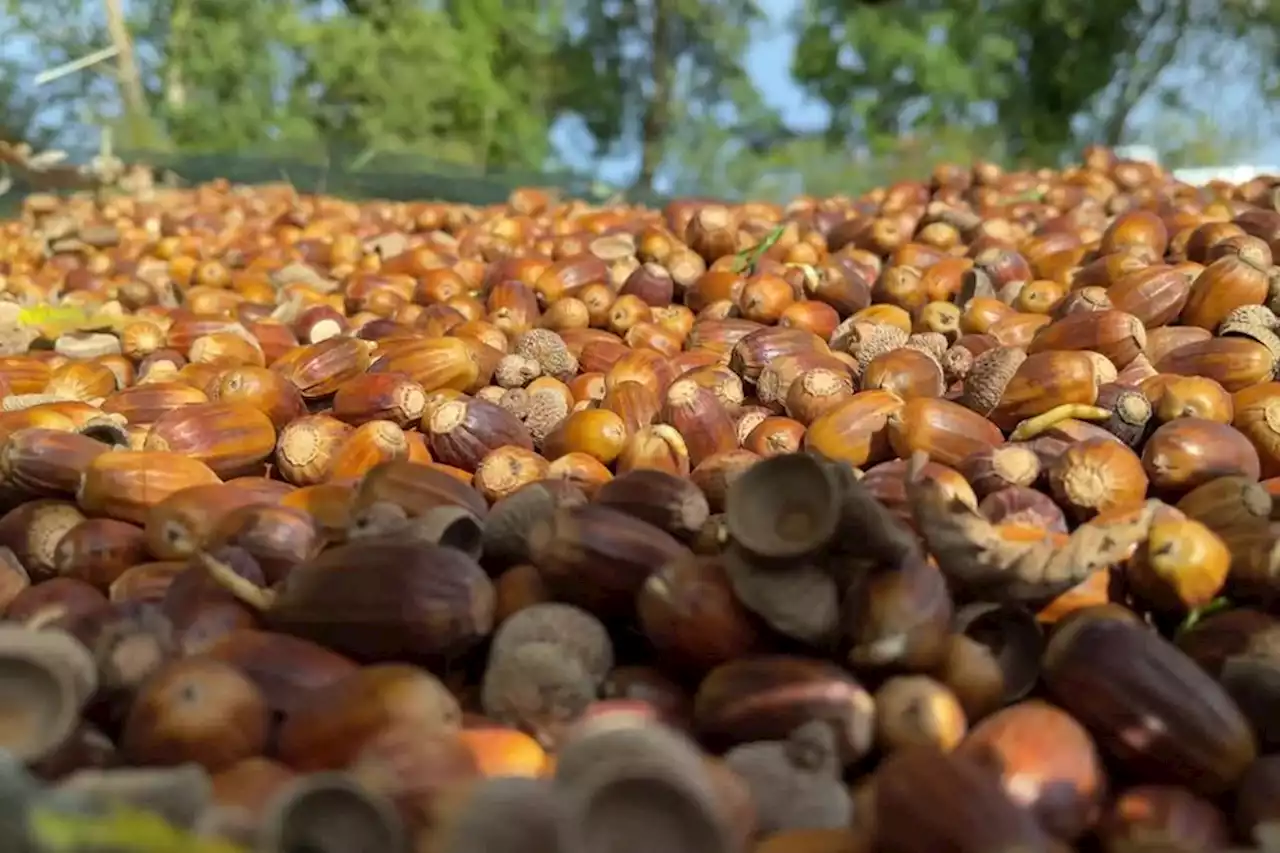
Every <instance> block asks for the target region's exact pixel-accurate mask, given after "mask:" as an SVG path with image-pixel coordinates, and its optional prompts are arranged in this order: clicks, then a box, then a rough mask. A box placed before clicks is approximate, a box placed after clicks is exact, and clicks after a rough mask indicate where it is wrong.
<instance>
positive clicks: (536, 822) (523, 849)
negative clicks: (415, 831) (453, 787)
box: [434, 776, 561, 853]
mask: <svg viewBox="0 0 1280 853" xmlns="http://www.w3.org/2000/svg"><path fill="white" fill-rule="evenodd" d="M556 793H557V792H556V790H555V788H554V787H553V786H552V785H551V783H550V782H548V781H547V780H545V779H527V778H523V777H518V776H500V777H497V778H494V779H487V780H485V781H483V782H481V783H480V784H479V785H477V786H476V787H475V789H474V790H473V791H471V792H470V793H469V794H468V795H467V797H466V800H465V803H464V804H463V806H462V808H461V809H460V810H459V812H458V813H457V814H456V815H454V816H452V817H451V818H450V819H448V820H446V822H445V823H444V825H443V826H441V827H440V828H439V830H438V831H437V833H436V837H437V839H438V844H437V846H436V847H435V848H434V849H435V850H436V851H437V853H560V821H561V814H560V803H559V801H558V799H557V797H556Z"/></svg>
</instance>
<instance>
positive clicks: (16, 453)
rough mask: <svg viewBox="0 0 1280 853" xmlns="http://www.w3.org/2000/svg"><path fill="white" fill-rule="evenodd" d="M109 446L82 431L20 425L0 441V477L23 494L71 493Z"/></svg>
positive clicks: (44, 495)
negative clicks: (93, 462)
mask: <svg viewBox="0 0 1280 853" xmlns="http://www.w3.org/2000/svg"><path fill="white" fill-rule="evenodd" d="M110 449H111V448H110V446H109V445H107V444H104V443H102V442H100V441H97V440H95V439H93V438H90V437H89V436H86V435H81V434H80V433H75V432H64V431H62V430H53V429H40V428H28V429H20V430H17V431H15V432H13V433H10V434H9V437H8V438H7V439H5V441H4V444H3V445H0V478H3V480H4V482H5V484H6V485H7V486H9V487H11V488H14V489H17V490H19V491H20V492H22V493H23V494H27V495H32V496H38V497H70V496H71V495H74V494H75V493H76V489H77V488H78V487H79V486H80V478H81V476H83V474H84V472H85V469H87V468H88V467H89V463H91V462H92V461H93V460H94V459H96V458H97V457H98V456H100V455H102V454H103V453H106V452H107V451H108V450H110Z"/></svg>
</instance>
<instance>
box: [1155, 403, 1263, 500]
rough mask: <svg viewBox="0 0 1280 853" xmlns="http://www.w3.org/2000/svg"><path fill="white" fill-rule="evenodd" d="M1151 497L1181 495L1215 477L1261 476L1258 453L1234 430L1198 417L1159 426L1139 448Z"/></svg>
mask: <svg viewBox="0 0 1280 853" xmlns="http://www.w3.org/2000/svg"><path fill="white" fill-rule="evenodd" d="M1142 465H1143V468H1144V469H1145V470H1146V472H1147V476H1148V477H1149V478H1150V480H1151V489H1152V492H1153V493H1154V494H1165V495H1173V496H1180V495H1184V494H1186V493H1187V492H1189V491H1191V490H1192V489H1194V488H1195V487H1196V486H1199V485H1202V484H1204V483H1207V482H1208V481H1210V480H1213V479H1216V478H1218V477H1225V476H1232V475H1239V476H1244V477H1248V478H1250V479H1253V480H1257V479H1258V478H1259V477H1260V476H1261V474H1262V465H1261V461H1260V460H1259V458H1258V451H1257V450H1256V449H1255V448H1254V446H1253V445H1252V444H1250V443H1249V440H1248V439H1247V438H1245V437H1244V436H1243V435H1242V434H1240V432H1238V431H1237V430H1236V429H1234V428H1233V427H1230V426H1227V425H1225V424H1219V423H1214V422H1213V421H1207V420H1203V419H1201V418H1178V419H1176V420H1172V421H1169V422H1168V423H1166V424H1164V425H1162V426H1161V427H1160V428H1159V429H1157V430H1156V431H1155V432H1154V433H1152V434H1151V437H1150V438H1149V439H1147V443H1146V445H1145V446H1144V447H1143V449H1142Z"/></svg>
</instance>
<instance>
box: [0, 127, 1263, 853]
mask: <svg viewBox="0 0 1280 853" xmlns="http://www.w3.org/2000/svg"><path fill="white" fill-rule="evenodd" d="M1278 190H1280V179H1278V178H1258V179H1255V180H1253V181H1250V182H1249V183H1246V184H1243V185H1240V186H1227V185H1212V186H1210V187H1206V188H1195V187H1191V186H1188V185H1185V184H1182V183H1179V182H1177V181H1176V180H1174V179H1173V178H1172V177H1171V176H1170V175H1169V174H1167V173H1166V172H1164V171H1162V170H1161V169H1160V168H1159V167H1156V166H1153V165H1151V164H1145V163H1136V162H1126V161H1121V160H1117V159H1116V158H1115V157H1114V156H1113V155H1112V154H1111V153H1110V152H1107V151H1105V150H1101V149H1092V150H1090V151H1088V152H1087V153H1086V158H1085V163H1084V165H1083V166H1080V167H1074V168H1070V169H1066V170H1063V171H1059V172H1053V171H1039V172H1017V173H1013V172H1010V173H1005V172H1002V171H1001V170H1000V169H999V168H997V167H995V166H993V165H991V164H985V163H980V164H977V165H975V166H973V167H972V168H965V169H962V168H958V167H951V166H943V167H939V168H938V169H936V170H935V171H934V174H933V175H932V177H931V178H930V179H929V180H927V181H919V182H904V183H900V184H895V185H893V186H890V187H886V188H884V189H880V190H876V191H874V192H871V193H868V194H867V195H865V196H861V197H858V198H847V197H836V198H829V199H816V198H808V197H803V198H799V199H797V200H795V201H794V202H792V203H791V204H790V205H788V206H786V207H785V208H782V207H779V206H777V205H771V204H764V203H755V202H750V203H744V204H740V205H734V206H729V205H724V204H716V203H711V202H706V201H700V200H684V201H678V202H674V203H672V204H670V205H669V206H667V207H666V208H665V209H663V210H650V209H643V208H638V207H628V206H615V207H604V208H597V207H591V206H589V205H586V204H584V203H582V202H577V201H565V200H560V199H557V198H555V197H553V196H552V195H551V194H549V193H547V192H543V191H539V190H521V191H519V192H516V193H514V194H513V195H512V197H511V198H510V199H509V201H508V202H507V204H505V205H499V206H495V207H490V208H475V207H469V206H465V205H450V204H440V203H414V204H403V203H392V202H369V203H363V204H357V203H353V202H349V201H343V200H339V199H334V198H328V197H320V196H304V195H300V194H298V193H297V192H296V191H295V190H294V189H293V188H292V187H288V186H259V187H231V186H228V185H226V184H217V183H215V184H211V185H206V186H202V187H198V188H196V189H194V190H167V189H161V190H156V191H155V192H154V194H152V195H149V196H146V197H142V196H133V197H128V196H119V197H112V198H104V197H101V196H99V197H95V198H80V197H72V198H65V199H57V198H51V197H42V196H33V197H30V198H28V199H27V200H26V202H25V204H24V208H23V211H22V215H21V218H20V219H18V220H15V221H12V222H6V223H0V291H2V292H3V296H4V301H3V302H0V353H3V354H2V355H0V508H3V510H4V512H5V514H4V515H3V517H0V613H3V616H4V620H5V623H6V624H4V625H2V626H0V721H3V723H2V724H0V748H3V750H6V751H7V752H8V753H9V755H10V757H11V758H12V759H13V760H15V761H17V762H19V763H20V764H21V765H22V767H21V768H18V770H19V771H21V772H19V773H18V776H21V777H22V778H26V779H29V780H38V782H39V785H41V786H43V787H41V788H40V790H42V791H46V792H49V794H50V796H52V795H53V794H59V795H61V796H64V798H65V797H72V798H74V797H80V798H81V799H83V797H84V796H87V795H85V793H84V792H85V791H92V792H93V798H94V802H95V803H98V804H99V805H100V804H101V803H103V802H107V803H115V804H117V805H119V806H120V807H125V806H128V807H130V808H141V809H143V810H151V811H154V812H158V813H162V814H163V815H164V816H165V818H166V820H168V821H170V822H171V823H176V824H181V825H182V828H184V829H186V830H188V831H190V832H194V833H196V834H198V835H200V836H202V837H203V838H205V840H206V841H209V843H213V840H214V839H222V840H223V841H224V842H225V843H226V844H228V845H232V846H233V847H235V849H242V848H243V846H246V845H247V846H250V847H253V848H254V849H256V850H260V851H262V853H269V851H274V853H289V852H290V851H301V850H304V849H305V850H308V851H325V852H326V853H346V851H366V850H367V851H373V850H377V851H388V852H389V853H394V851H410V850H412V851H414V853H472V851H475V853H506V851H513V853H514V851H529V853H542V851H549V853H615V851H616V853H631V851H636V853H639V851H662V853H946V851H957V853H993V851H1012V850H1014V849H1017V850H1019V851H1024V853H1041V852H1043V853H1058V851H1066V850H1075V849H1079V850H1095V849H1097V850H1102V851H1105V853H1120V851H1135V850H1138V851H1150V853H1155V852H1156V851H1175V850H1176V851H1180V852H1181V853H1188V852H1189V853H1198V851H1222V850H1225V849H1228V848H1230V847H1231V846H1232V845H1233V844H1238V845H1245V846H1249V845H1252V847H1251V849H1263V850H1273V849H1280V846H1278V844H1277V835H1278V834H1280V758H1278V757H1273V756H1274V755H1276V754H1280V611H1277V608H1280V600H1278V597H1280V510H1277V509H1274V508H1273V504H1274V500H1273V495H1274V494H1276V493H1277V492H1278V491H1280V381H1277V370H1278V369H1280V368H1278V367H1277V365H1280V318H1277V313H1276V312H1277V310H1280V268H1278V267H1277V266H1275V263H1274V259H1275V257H1277V256H1280V255H1277V253H1280V209H1278V207H1277V200H1278V199H1280V192H1278ZM1272 478H1274V479H1272ZM1272 747H1276V749H1277V753H1272V749H1271V748H1272ZM15 772H16V771H15ZM6 778H8V777H7V776H5V774H3V773H0V794H3V796H0V800H5V799H8V800H9V801H10V802H12V801H13V800H12V798H10V797H9V795H8V794H4V793H3V792H4V791H7V790H8V789H7V788H5V787H4V786H6V785H8V782H6V781H5V779H6ZM15 784H16V783H15ZM32 784H33V785H35V784H36V782H35V781H32ZM73 795H74V797H73ZM76 801H77V802H80V800H76ZM175 803H176V804H175ZM95 807H97V806H95ZM0 817H3V815H2V814H0ZM20 824H21V822H20V821H19V825H20ZM6 826H8V824H7V823H6V822H5V821H4V820H0V836H3V834H4V832H5V831H8V830H6V829H5V827H6ZM10 834H11V835H12V832H11V833H10ZM27 840H28V841H29V840H30V839H29V838H28V839H27ZM19 844H20V841H19V840H17V839H15V838H10V837H8V836H4V837H0V846H5V849H10V845H12V849H15V850H19V849H24V848H23V847H21V846H19ZM237 845H238V847H237ZM37 849H38V848H37ZM192 849H195V848H192ZM217 849H220V850H221V849H231V848H217ZM211 850H212V848H211Z"/></svg>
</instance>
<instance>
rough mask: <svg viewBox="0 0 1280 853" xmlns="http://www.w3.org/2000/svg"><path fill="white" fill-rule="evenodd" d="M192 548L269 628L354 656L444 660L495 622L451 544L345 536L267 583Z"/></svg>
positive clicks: (487, 595) (488, 597) (470, 567)
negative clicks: (271, 583) (255, 581)
mask: <svg viewBox="0 0 1280 853" xmlns="http://www.w3.org/2000/svg"><path fill="white" fill-rule="evenodd" d="M229 550H231V551H232V552H233V553H234V549H229ZM197 557H198V559H199V560H200V563H201V564H202V565H203V566H204V567H205V568H206V570H208V571H209V572H210V573H211V574H212V575H213V577H214V578H215V579H216V580H217V581H218V583H219V584H221V585H222V586H223V587H224V588H225V589H227V591H229V592H231V593H232V594H233V595H235V596H236V597H237V598H239V599H240V600H241V601H243V602H244V603H245V604H247V605H249V606H250V607H252V608H254V609H256V610H258V611H260V612H261V613H262V615H263V618H264V619H265V620H266V621H267V623H268V624H270V625H272V626H274V627H275V628H276V629H277V630H281V631H284V632H286V633H290V634H294V635H296V636H299V637H302V638H304V639H310V640H314V641H315V642H319V643H321V644H322V645H326V646H329V647H330V648H332V649H333V650H335V651H338V652H340V653H342V654H347V655H350V656H351V657H353V658H355V659H357V660H362V661H379V660H388V659H399V660H403V659H411V660H412V659H427V660H439V659H448V658H452V657H454V656H456V655H458V654H461V653H463V652H465V651H467V650H469V649H470V648H472V647H473V646H474V645H475V644H476V643H478V642H479V641H480V640H481V639H482V638H483V637H484V636H486V635H487V634H488V633H489V631H490V629H491V628H492V626H493V604H494V596H493V585H492V583H491V582H490V581H489V578H488V577H487V576H486V575H485V573H484V571H483V570H482V569H481V568H480V567H479V566H478V565H477V564H476V563H475V561H474V560H473V559H472V558H471V557H470V556H468V555H467V554H465V553H463V552H462V551H459V550H456V549H454V548H447V547H442V546H433V545H428V544H425V543H422V542H414V541H394V540H389V539H386V538H378V539H375V540H370V541H359V542H353V543H350V544H347V545H341V546H338V547H336V548H330V549H328V550H325V551H323V552H321V553H320V554H319V555H317V556H316V557H314V558H313V559H311V560H308V561H306V562H304V563H300V564H298V565H296V566H294V567H293V569H292V570H291V571H290V572H289V573H288V574H287V575H286V577H285V578H284V580H283V581H282V582H281V583H280V584H279V585H278V586H276V587H274V588H269V589H268V588H263V587H260V586H257V585H255V584H253V583H252V582H249V581H247V580H246V579H244V578H242V577H240V576H239V575H237V574H236V573H235V571H234V570H233V569H232V568H231V566H230V565H229V564H228V563H227V562H226V560H225V559H223V558H221V557H219V556H218V555H217V554H215V553H210V552H207V551H200V552H198V554H197ZM353 566H360V570H359V571H353V570H352V567H353ZM353 625H354V626H359V629H358V630H352V626H353Z"/></svg>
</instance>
